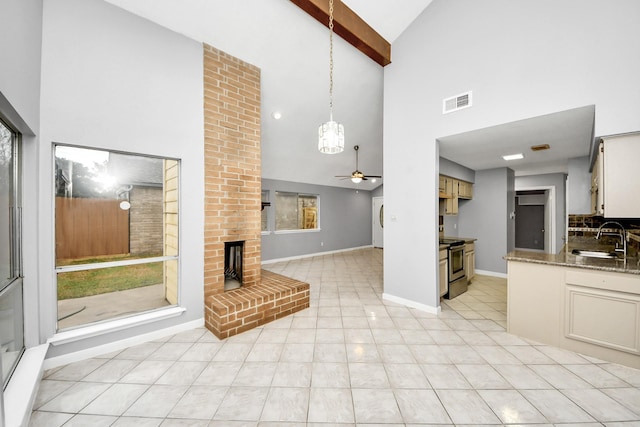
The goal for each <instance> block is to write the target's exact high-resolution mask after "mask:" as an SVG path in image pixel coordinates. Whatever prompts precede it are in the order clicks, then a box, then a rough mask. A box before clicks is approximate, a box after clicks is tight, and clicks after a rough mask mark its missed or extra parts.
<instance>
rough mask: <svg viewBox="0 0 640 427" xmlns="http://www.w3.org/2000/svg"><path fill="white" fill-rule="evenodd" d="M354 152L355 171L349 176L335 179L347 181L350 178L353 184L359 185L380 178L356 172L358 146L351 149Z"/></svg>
mask: <svg viewBox="0 0 640 427" xmlns="http://www.w3.org/2000/svg"><path fill="white" fill-rule="evenodd" d="M353 149H354V150H356V170H354V171H353V172H351V175H336V178H340V179H347V178H350V179H351V181H353V183H354V184H358V183H360V181H363V180H364V181H366V180H367V179H369V178H382V177H381V176H380V175H365V174H364V173H362V172H360V171H359V170H358V150H359V149H360V146H359V145H356V146H354V147H353Z"/></svg>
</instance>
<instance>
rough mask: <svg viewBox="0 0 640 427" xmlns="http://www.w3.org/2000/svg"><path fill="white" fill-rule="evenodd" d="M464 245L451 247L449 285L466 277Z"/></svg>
mask: <svg viewBox="0 0 640 427" xmlns="http://www.w3.org/2000/svg"><path fill="white" fill-rule="evenodd" d="M464 276H465V273H464V245H459V246H450V247H449V283H451V282H455V281H456V280H458V279H460V278H461V277H464Z"/></svg>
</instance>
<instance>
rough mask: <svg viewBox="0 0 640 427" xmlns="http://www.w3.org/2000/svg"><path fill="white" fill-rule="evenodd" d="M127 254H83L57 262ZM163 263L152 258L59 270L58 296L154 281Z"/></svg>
mask: <svg viewBox="0 0 640 427" xmlns="http://www.w3.org/2000/svg"><path fill="white" fill-rule="evenodd" d="M130 258H131V257H129V256H115V257H114V256H110V257H99V258H96V257H94V258H83V259H75V260H71V261H68V262H65V261H62V262H61V261H59V262H58V265H77V264H91V263H95V262H107V261H121V260H126V259H130ZM136 258H137V257H136ZM162 264H163V263H162V262H154V263H150V264H136V265H127V266H122V267H110V268H99V269H95V270H85V271H73V272H69V273H59V274H58V300H63V299H69V298H79V297H86V296H90V295H98V294H104V293H108V292H116V291H124V290H127V289H133V288H140V287H142V286H149V285H157V284H159V283H162V282H163V278H162V275H163V268H162Z"/></svg>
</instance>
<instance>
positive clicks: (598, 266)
mask: <svg viewBox="0 0 640 427" xmlns="http://www.w3.org/2000/svg"><path fill="white" fill-rule="evenodd" d="M504 259H505V260H507V261H520V262H530V263H534V264H547V265H558V266H563V267H576V268H586V269H590V270H600V271H611V272H616V273H629V274H638V275H640V260H639V259H638V258H637V257H627V262H626V263H625V262H623V260H622V259H606V258H605V259H602V258H588V257H583V256H578V255H573V254H572V253H571V251H570V246H569V245H567V248H566V249H565V250H563V251H561V252H560V253H558V254H547V253H544V252H529V251H512V252H509V253H508V254H507V255H506V256H505V257H504Z"/></svg>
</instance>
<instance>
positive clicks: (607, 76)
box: [383, 0, 640, 307]
mask: <svg viewBox="0 0 640 427" xmlns="http://www.w3.org/2000/svg"><path fill="white" fill-rule="evenodd" d="M638 16H640V2H638V1H637V0H616V1H612V2H605V1H602V0H563V1H555V0H520V1H517V2H513V1H505V0H483V1H477V0H456V1H449V0H434V1H433V2H432V3H431V4H429V6H428V7H427V8H426V9H425V11H424V12H423V13H422V14H421V15H420V16H418V17H417V18H416V19H415V20H414V21H413V23H412V24H411V25H410V26H409V28H407V29H406V30H405V31H404V32H403V33H402V34H401V35H400V37H398V38H397V39H396V40H395V41H394V43H393V62H392V63H391V64H390V65H388V66H386V67H385V68H384V85H385V88H384V130H383V132H384V148H383V150H384V173H385V177H384V184H385V187H386V191H385V206H386V212H387V213H388V214H389V216H395V218H396V220H395V221H390V222H389V223H388V224H387V226H386V227H385V249H384V251H385V254H384V255H385V256H384V276H385V293H389V294H391V295H394V296H397V297H400V298H404V299H407V300H411V301H413V302H416V303H420V304H424V305H427V306H430V307H437V306H438V305H439V297H438V289H437V284H438V253H437V238H438V235H437V233H438V229H437V227H436V224H437V215H438V196H437V188H438V187H437V185H438V181H437V180H438V150H437V144H436V140H437V138H440V137H443V136H446V135H455V134H459V133H462V132H468V131H472V130H476V129H482V128H486V127H489V126H495V125H498V124H503V123H508V122H512V121H516V120H522V119H527V118H530V117H536V116H540V115H544V114H549V113H553V112H558V111H564V110H568V109H571V108H577V107H582V106H585V105H596V109H597V112H598V113H597V123H596V126H595V127H596V128H595V134H596V135H609V134H614V133H622V132H631V131H634V130H637V129H640V115H639V114H638V111H640V97H639V96H630V94H632V93H633V94H635V93H637V87H638V75H640V55H638V52H640V26H639V25H637V22H636V21H637V17H638ZM452 28H455V29H456V30H455V31H451V29H452ZM568 53H569V54H568ZM594 64H615V66H606V65H604V66H594ZM467 90H472V91H473V106H472V107H471V108H467V109H464V110H461V111H458V112H455V113H451V114H442V100H443V99H444V98H447V97H450V96H454V95H456V94H459V93H462V92H465V91H467ZM476 180H477V176H476ZM411 182H420V188H421V190H420V191H421V192H422V195H423V196H424V197H421V198H420V197H419V198H416V197H413V196H412V193H414V192H415V191H412V186H411V185H408V183H411ZM476 182H477V181H476ZM474 201H475V198H474ZM460 234H461V235H462V234H463V231H462V230H460ZM416 239H419V240H420V241H421V242H424V244H421V245H415V246H414V247H413V248H412V251H411V253H410V254H407V251H406V247H407V244H409V243H410V242H413V241H415V240H416ZM480 256H481V255H480ZM489 267H490V266H488V265H485V266H484V267H481V268H485V269H489ZM416 278H420V280H418V281H416Z"/></svg>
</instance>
